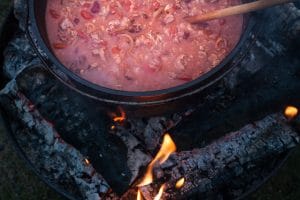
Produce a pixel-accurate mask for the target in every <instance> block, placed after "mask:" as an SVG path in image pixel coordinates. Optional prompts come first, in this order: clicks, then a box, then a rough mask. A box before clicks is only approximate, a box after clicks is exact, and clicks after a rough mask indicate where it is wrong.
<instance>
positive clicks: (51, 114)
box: [0, 67, 131, 193]
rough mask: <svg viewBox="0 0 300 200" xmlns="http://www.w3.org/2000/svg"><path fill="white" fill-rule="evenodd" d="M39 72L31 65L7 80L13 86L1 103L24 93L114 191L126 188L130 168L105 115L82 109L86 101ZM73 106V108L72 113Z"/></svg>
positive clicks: (7, 103) (124, 152) (121, 190)
mask: <svg viewBox="0 0 300 200" xmlns="http://www.w3.org/2000/svg"><path fill="white" fill-rule="evenodd" d="M43 72H45V70H44V69H41V68H39V67H35V68H32V70H30V69H29V70H28V71H26V72H25V73H21V74H22V75H20V76H18V78H17V80H16V81H13V82H12V83H11V84H14V87H15V90H11V89H10V90H9V91H6V93H5V94H2V95H1V99H0V102H1V103H2V105H10V104H11V103H10V101H9V99H18V96H17V95H18V94H24V96H26V98H28V99H29V101H30V102H31V104H32V105H35V106H36V107H38V108H39V111H40V113H41V115H42V116H43V117H44V118H45V119H47V120H48V121H50V122H51V123H53V124H54V128H55V129H56V130H57V131H58V132H59V135H60V137H61V138H62V139H63V140H64V141H65V142H66V143H68V144H70V145H72V146H74V147H75V148H76V149H78V150H79V151H80V152H81V153H82V154H83V155H85V156H86V157H87V158H88V159H89V160H90V162H91V163H92V164H93V166H94V168H95V169H96V170H97V171H98V172H100V173H101V174H104V178H105V179H106V180H108V183H109V184H110V186H111V187H113V188H114V191H116V192H119V193H122V192H124V191H126V189H127V187H128V186H129V185H130V180H131V171H130V169H129V168H128V166H127V165H126V164H124V163H127V154H126V152H127V150H126V146H125V145H124V144H123V143H122V141H121V140H120V139H119V138H118V137H116V136H115V135H112V134H108V133H107V122H108V121H110V119H109V118H108V116H106V115H105V114H101V112H95V113H93V112H90V113H88V112H86V110H88V109H87V107H85V106H88V105H87V104H86V103H84V104H80V102H82V99H81V100H80V98H81V97H80V96H77V97H74V98H73V99H72V98H69V97H70V96H68V94H67V91H65V90H64V87H57V86H56V85H55V80H53V79H51V78H50V79H49V78H48V77H51V76H48V74H47V75H46V74H44V73H43ZM30 77H31V78H30ZM52 78H53V77H52ZM53 83H54V84H53ZM33 91H34V92H33ZM54 93H55V94H59V95H58V96H59V97H58V96H55V95H52V94H54ZM69 95H70V94H69ZM46 97H47V98H46ZM55 106H60V108H61V109H56V108H55ZM75 108H76V110H77V112H76V113H73V111H74V109H75ZM9 109H11V108H10V107H4V110H5V111H6V112H7V113H10V112H11V110H9ZM72 113H73V114H72ZM71 114H72V115H71ZM10 117H13V116H10ZM87 117H90V118H93V119H94V123H90V122H87V121H86V118H87ZM111 165H113V167H112V166H111Z"/></svg>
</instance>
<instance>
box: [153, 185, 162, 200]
mask: <svg viewBox="0 0 300 200" xmlns="http://www.w3.org/2000/svg"><path fill="white" fill-rule="evenodd" d="M164 190H165V184H163V185H162V186H161V187H160V189H159V192H158V194H157V195H156V196H155V197H154V199H153V200H160V198H161V197H162V195H163V193H164Z"/></svg>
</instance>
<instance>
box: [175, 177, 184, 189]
mask: <svg viewBox="0 0 300 200" xmlns="http://www.w3.org/2000/svg"><path fill="white" fill-rule="evenodd" d="M184 182H185V179H184V178H181V179H179V180H178V181H177V182H176V185H175V187H176V188H177V189H180V188H182V186H183V185H184Z"/></svg>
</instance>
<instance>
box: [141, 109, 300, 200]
mask: <svg viewBox="0 0 300 200" xmlns="http://www.w3.org/2000/svg"><path fill="white" fill-rule="evenodd" d="M195 134H197V132H195ZM299 140H300V138H299V136H298V133H297V132H295V131H294V130H293V129H292V128H291V127H290V125H289V124H288V123H287V121H286V119H285V118H284V117H283V116H282V115H281V114H273V115H270V116H268V117H266V118H264V119H262V120H260V121H257V122H255V123H253V124H249V125H246V126H244V127H243V128H241V129H240V130H239V131H236V132H233V133H229V134H227V135H226V136H225V137H223V138H220V139H219V140H218V141H216V142H213V143H212V144H210V145H207V146H206V147H204V148H201V149H194V150H192V151H182V152H178V153H176V154H174V155H172V156H171V158H170V159H169V161H168V162H167V163H166V164H163V165H162V166H161V167H160V169H157V170H160V171H161V172H160V174H161V173H163V176H162V175H160V176H161V179H160V180H158V181H156V182H155V184H153V185H151V186H147V187H144V188H142V191H143V194H144V197H145V198H146V199H147V200H148V199H149V200H150V199H153V197H154V196H155V195H156V194H157V192H158V190H157V188H159V186H160V185H161V184H163V183H167V189H166V192H165V198H168V199H179V198H183V197H186V195H187V194H192V193H193V192H194V193H196V194H197V196H198V197H199V198H201V199H206V198H208V197H209V198H216V197H218V196H221V197H222V198H224V197H226V195H227V198H228V197H230V198H233V197H234V196H235V195H234V194H232V191H231V189H232V188H233V186H236V187H238V185H237V184H236V183H235V182H237V183H239V184H241V182H242V183H243V184H249V185H251V182H250V183H247V181H251V176H252V172H253V171H255V170H257V169H259V168H263V167H264V165H265V164H268V163H267V162H269V161H270V158H271V157H272V156H273V155H281V154H283V153H285V152H287V151H288V150H289V149H291V148H293V147H295V146H296V145H297V144H298V143H299ZM182 177H184V178H185V184H184V186H183V187H182V188H181V189H176V188H175V184H176V182H177V181H178V180H179V179H180V178H182ZM249 177H250V179H249ZM241 179H243V181H242V180H241ZM237 180H238V181H237ZM216 192H217V193H216ZM241 193H243V192H242V191H241ZM194 195H195V194H194Z"/></svg>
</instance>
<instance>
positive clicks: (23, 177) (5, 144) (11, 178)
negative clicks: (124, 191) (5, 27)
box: [0, 0, 300, 200]
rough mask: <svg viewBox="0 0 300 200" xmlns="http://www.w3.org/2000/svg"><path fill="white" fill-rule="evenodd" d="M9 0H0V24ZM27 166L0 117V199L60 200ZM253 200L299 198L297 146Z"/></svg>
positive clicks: (299, 152) (299, 171)
mask: <svg viewBox="0 0 300 200" xmlns="http://www.w3.org/2000/svg"><path fill="white" fill-rule="evenodd" d="M9 2H10V0H0V24H1V22H2V20H3V18H4V16H5V15H6V11H7V9H8V5H9ZM62 199H64V198H62V197H61V196H59V195H58V194H56V193H55V191H53V190H52V189H50V188H49V187H48V186H47V185H45V184H44V183H43V182H42V181H40V180H39V179H38V177H36V175H34V174H33V172H32V171H30V169H28V168H27V165H26V163H25V162H24V161H23V160H22V159H21V158H19V157H18V155H17V153H16V151H15V150H14V148H13V146H12V144H11V143H10V141H9V139H8V138H7V135H6V132H5V130H4V126H3V123H2V119H1V118H0V200H62ZM248 199H252V200H298V199H300V147H298V148H297V149H296V150H295V151H294V152H293V154H292V155H291V156H290V158H289V159H288V161H287V163H286V164H285V165H284V167H283V168H282V169H280V170H279V172H278V174H277V175H276V176H274V177H273V178H272V179H270V180H269V181H268V182H267V183H266V184H265V185H264V186H263V187H262V188H260V189H259V190H258V191H257V192H255V193H254V194H252V195H251V197H248Z"/></svg>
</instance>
